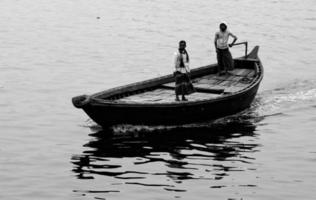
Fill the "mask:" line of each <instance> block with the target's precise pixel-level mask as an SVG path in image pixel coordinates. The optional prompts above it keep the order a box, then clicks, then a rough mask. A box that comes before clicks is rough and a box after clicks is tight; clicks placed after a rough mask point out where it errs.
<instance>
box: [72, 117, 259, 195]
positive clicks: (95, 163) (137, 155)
mask: <svg viewBox="0 0 316 200" xmlns="http://www.w3.org/2000/svg"><path fill="white" fill-rule="evenodd" d="M254 121H256V120H253V118H251V117H249V116H247V117H246V115H242V116H235V117H230V118H227V119H223V120H221V121H218V122H215V123H214V122H213V123H209V124H203V125H196V126H189V127H173V128H158V129H146V128H145V129H139V130H137V131H135V130H132V131H115V130H113V129H109V130H101V131H97V132H95V133H91V134H90V136H91V140H90V141H89V142H88V143H86V144H85V145H84V147H85V148H86V150H85V151H84V152H83V153H82V154H80V155H74V156H73V157H72V159H71V162H72V163H73V166H74V167H73V172H74V173H75V174H76V176H77V178H78V179H95V178H97V177H99V176H102V177H107V178H115V179H116V180H117V181H122V182H120V184H121V185H125V186H126V185H130V184H132V185H140V186H143V187H163V189H164V190H165V191H173V192H174V191H176V192H185V191H186V190H184V189H178V188H177V186H179V184H181V183H182V182H185V181H186V180H197V181H199V180H211V181H214V182H213V185H212V184H211V185H210V186H209V187H210V188H219V187H226V186H218V185H216V183H215V182H216V181H218V180H221V179H223V178H225V177H227V176H229V175H230V172H233V171H245V170H247V169H248V168H251V164H252V162H253V160H254V159H255V158H253V157H251V155H252V153H253V152H256V151H258V148H257V147H258V146H259V144H257V143H256V139H255V138H256V137H255V136H256V134H255V130H256V125H255V123H254ZM236 163H237V164H236ZM244 165H246V167H245V166H244ZM161 178H162V179H161ZM111 180H112V181H113V179H111ZM157 180H160V181H158V182H157ZM74 192H79V193H83V194H86V193H95V192H97V191H86V190H85V191H74ZM99 192H100V193H108V192H120V191H119V190H106V191H99Z"/></svg>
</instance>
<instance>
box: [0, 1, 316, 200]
mask: <svg viewBox="0 0 316 200" xmlns="http://www.w3.org/2000/svg"><path fill="white" fill-rule="evenodd" d="M315 11H316V2H315V1H314V0H302V1H295V0H267V1H255V0H239V1H215V0H211V1H202V0H196V1H188V0H183V1H174V0H170V1H154V0H131V1H123V0H116V1H114V0H63V1H62V0H50V1H40V0H32V1H28V0H3V1H0V18H1V20H0V27H1V28H0V49H1V53H0V94H1V96H0V111H1V112H0V199H30V200H33V199H84V200H85V199H120V200H121V199H225V200H227V199H238V200H239V199H244V200H245V199H291V200H296V199H315V196H316V192H315V188H316V131H315V129H316V68H315V63H316V57H315V53H316V40H315V34H316V17H315ZM223 19H224V20H226V21H228V22H229V27H230V28H231V31H232V32H233V33H235V34H236V35H237V36H238V37H239V39H240V40H241V41H242V40H248V41H249V42H250V46H251V47H253V46H255V45H260V52H259V54H260V58H261V59H262V62H263V64H264V67H265V77H264V80H263V82H262V85H261V87H260V90H259V93H258V96H257V98H256V99H255V101H254V103H253V104H252V107H251V108H250V109H248V110H246V111H244V112H243V113H240V114H237V115H235V116H229V117H227V118H224V119H220V120H217V121H214V122H205V123H203V124H192V125H186V126H182V127H163V126H158V127H146V126H128V125H121V126H116V127H112V128H111V129H109V130H100V129H99V128H98V127H96V126H95V124H94V123H93V122H91V120H89V118H88V117H87V116H86V115H85V114H84V113H83V112H82V111H81V110H77V109H75V108H73V106H72V105H71V102H70V99H71V97H73V96H76V95H80V94H84V93H87V94H91V93H94V92H97V91H100V90H104V89H107V88H110V87H114V86H118V85H122V84H126V83H130V82H133V81H139V80H144V79H147V78H151V77H156V76H158V75H163V74H167V73H170V72H171V71H172V54H173V52H174V51H175V49H176V47H177V42H178V41H179V40H181V39H185V40H187V41H188V51H189V52H190V55H191V66H192V68H194V67H198V66H200V65H206V64H209V63H214V62H215V52H214V49H213V44H212V43H213V36H214V32H215V31H216V30H217V25H218V23H219V22H220V21H221V20H223ZM232 53H233V54H234V55H235V56H240V55H242V53H243V49H242V48H241V47H236V48H234V49H232Z"/></svg>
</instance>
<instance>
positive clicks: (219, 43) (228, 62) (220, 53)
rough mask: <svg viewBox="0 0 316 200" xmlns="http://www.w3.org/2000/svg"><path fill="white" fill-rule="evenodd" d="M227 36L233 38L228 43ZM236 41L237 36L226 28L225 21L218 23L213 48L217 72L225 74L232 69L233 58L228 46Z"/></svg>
mask: <svg viewBox="0 0 316 200" xmlns="http://www.w3.org/2000/svg"><path fill="white" fill-rule="evenodd" d="M229 36H231V37H232V38H234V40H233V42H232V43H231V44H228V39H229ZM236 41H237V37H236V36H235V35H234V34H232V33H231V32H230V31H228V30H227V23H226V22H222V23H220V25H219V31H218V32H216V34H215V40H214V44H215V49H216V53H217V64H218V68H217V69H218V74H219V75H223V74H226V73H227V71H229V70H233V69H234V60H233V58H232V55H231V53H230V51H229V47H232V46H233V45H234V44H235V42H236Z"/></svg>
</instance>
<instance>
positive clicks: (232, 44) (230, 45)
mask: <svg viewBox="0 0 316 200" xmlns="http://www.w3.org/2000/svg"><path fill="white" fill-rule="evenodd" d="M229 35H230V36H231V37H232V38H234V40H233V42H232V43H230V44H229V47H232V46H234V44H235V42H236V41H237V39H238V38H237V37H236V36H235V35H234V34H232V33H229Z"/></svg>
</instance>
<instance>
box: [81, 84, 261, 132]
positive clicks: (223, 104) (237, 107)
mask: <svg viewBox="0 0 316 200" xmlns="http://www.w3.org/2000/svg"><path fill="white" fill-rule="evenodd" d="M258 87H259V84H258V85H257V86H255V87H253V88H252V90H248V91H246V92H244V93H241V94H239V95H235V96H231V97H229V98H227V99H221V100H220V101H212V102H201V103H199V104H194V105H187V106H184V105H183V106H177V107H172V106H163V107H160V106H144V105H143V106H136V105H135V106H132V105H129V106H113V105H108V106H107V105H102V104H99V105H98V103H91V104H90V105H88V106H86V107H84V108H83V109H84V111H85V112H86V113H87V114H88V115H89V116H90V118H91V119H93V120H94V121H95V122H96V123H98V124H99V125H101V126H111V125H115V124H134V125H180V124H190V123H197V122H203V121H208V120H214V119H218V118H221V117H225V116H228V115H232V114H236V113H238V112H240V111H242V110H244V109H246V108H248V107H249V106H250V105H251V103H252V101H253V99H254V98H255V96H256V93H257V91H258Z"/></svg>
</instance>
